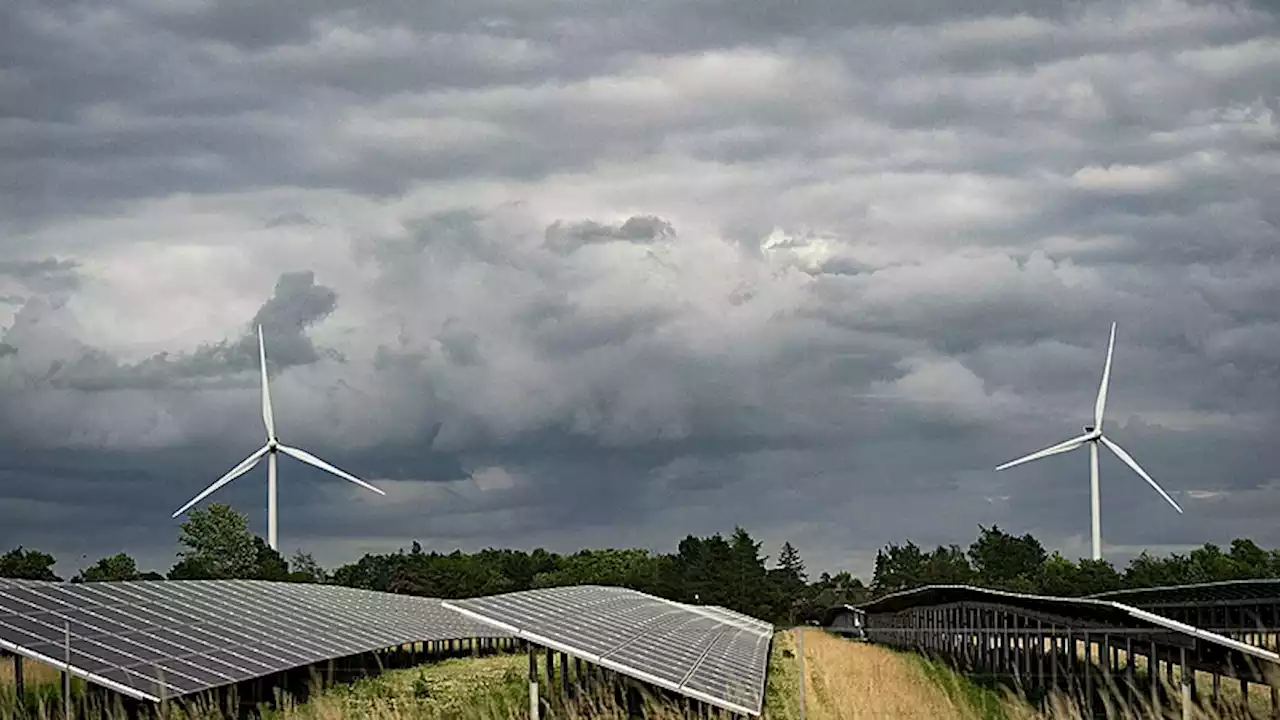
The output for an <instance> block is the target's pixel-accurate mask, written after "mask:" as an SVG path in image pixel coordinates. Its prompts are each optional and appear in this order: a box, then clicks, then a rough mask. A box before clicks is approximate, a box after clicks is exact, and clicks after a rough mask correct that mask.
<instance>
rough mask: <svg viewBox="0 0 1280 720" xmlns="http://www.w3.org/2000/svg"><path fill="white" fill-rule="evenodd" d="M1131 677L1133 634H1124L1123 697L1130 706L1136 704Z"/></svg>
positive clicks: (1136, 697)
mask: <svg viewBox="0 0 1280 720" xmlns="http://www.w3.org/2000/svg"><path fill="white" fill-rule="evenodd" d="M1133 677H1134V676H1133V636H1132V635H1126V636H1125V638H1124V698H1125V704H1126V705H1128V706H1129V707H1131V708H1132V707H1133V706H1134V705H1136V704H1137V700H1138V696H1137V692H1136V690H1137V688H1136V687H1135V686H1134V680H1133Z"/></svg>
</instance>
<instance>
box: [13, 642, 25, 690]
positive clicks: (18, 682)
mask: <svg viewBox="0 0 1280 720" xmlns="http://www.w3.org/2000/svg"><path fill="white" fill-rule="evenodd" d="M24 687H25V685H24V682H23V677H22V656H21V655H18V654H17V653H14V655H13V689H14V692H15V693H16V697H17V698H18V700H21V699H22V693H23V688H24Z"/></svg>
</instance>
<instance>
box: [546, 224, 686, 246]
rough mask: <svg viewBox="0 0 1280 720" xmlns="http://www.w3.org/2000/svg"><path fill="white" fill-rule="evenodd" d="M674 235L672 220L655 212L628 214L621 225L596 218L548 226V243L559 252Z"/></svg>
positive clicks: (648, 241)
mask: <svg viewBox="0 0 1280 720" xmlns="http://www.w3.org/2000/svg"><path fill="white" fill-rule="evenodd" d="M672 235H675V228H673V227H671V223H669V222H667V221H666V220H663V219H662V218H660V217H654V216H652V215H636V216H634V217H629V218H627V219H626V221H625V222H623V223H621V224H619V225H604V224H601V223H598V222H595V221H594V220H584V221H582V222H576V223H568V224H566V223H563V222H556V223H554V224H552V225H551V226H549V227H548V228H547V232H546V239H547V245H549V246H551V247H553V248H555V249H556V250H557V251H559V252H566V253H568V252H573V251H574V250H577V249H578V248H580V247H582V246H584V245H591V244H594V243H607V242H616V241H621V242H631V243H640V244H646V243H652V242H656V241H657V240H659V239H661V238H665V237H670V236H672Z"/></svg>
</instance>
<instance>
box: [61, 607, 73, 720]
mask: <svg viewBox="0 0 1280 720" xmlns="http://www.w3.org/2000/svg"><path fill="white" fill-rule="evenodd" d="M62 632H63V636H62V642H63V646H62V653H63V660H64V661H65V662H66V663H67V667H66V669H65V670H63V671H62V717H63V718H64V719H65V720H71V623H70V622H64V623H62Z"/></svg>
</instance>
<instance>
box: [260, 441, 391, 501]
mask: <svg viewBox="0 0 1280 720" xmlns="http://www.w3.org/2000/svg"><path fill="white" fill-rule="evenodd" d="M276 447H278V448H280V452H282V453H284V454H285V455H288V456H290V457H292V458H296V459H298V460H301V461H302V462H304V463H306V464H308V465H310V466H312V467H315V468H319V469H321V470H324V471H325V472H327V473H332V474H334V475H337V476H338V477H340V478H342V479H343V480H346V481H347V482H353V483H355V484H357V485H359V486H360V487H362V488H368V489H369V490H372V491H374V492H376V493H378V494H379V495H386V493H384V492H382V491H381V490H379V489H378V488H376V487H374V486H372V485H370V484H369V483H367V482H365V481H363V480H361V479H360V478H358V477H356V476H355V475H352V474H351V473H349V472H346V471H345V470H339V469H338V468H336V467H334V466H332V465H330V464H329V463H327V462H325V461H323V460H321V459H320V458H318V457H316V456H315V455H312V454H311V453H309V452H307V451H306V450H299V449H298V448H294V447H289V446H287V445H277V446H276Z"/></svg>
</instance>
